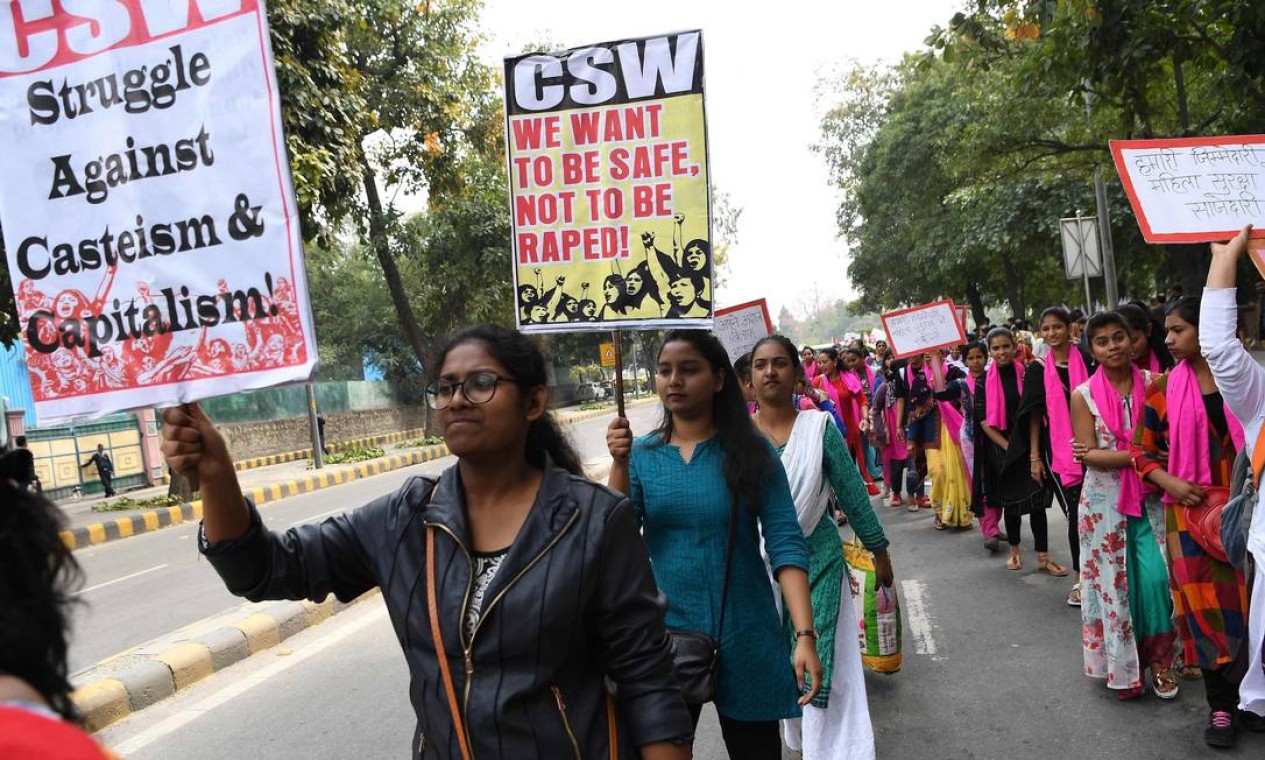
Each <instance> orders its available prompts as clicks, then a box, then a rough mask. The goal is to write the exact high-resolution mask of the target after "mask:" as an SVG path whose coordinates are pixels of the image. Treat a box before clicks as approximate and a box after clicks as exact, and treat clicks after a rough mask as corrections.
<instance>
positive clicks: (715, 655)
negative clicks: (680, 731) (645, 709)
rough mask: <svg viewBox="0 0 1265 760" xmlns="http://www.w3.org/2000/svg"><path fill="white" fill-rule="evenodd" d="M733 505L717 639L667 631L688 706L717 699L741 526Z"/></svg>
mask: <svg viewBox="0 0 1265 760" xmlns="http://www.w3.org/2000/svg"><path fill="white" fill-rule="evenodd" d="M731 502H732V503H731V508H730V511H729V538H728V540H727V541H726V543H725V580H724V583H723V585H722V586H721V591H720V622H719V624H718V625H717V630H716V638H712V637H711V636H708V635H707V634H705V633H696V632H694V631H668V643H669V645H670V647H671V650H672V674H673V675H674V676H675V677H676V682H677V684H678V685H679V686H680V687H681V696H682V698H684V699H685V703H686V704H687V705H702V704H706V703H708V702H711V701H712V700H713V699H715V698H716V670H717V667H718V665H719V663H720V641H721V636H722V634H724V632H725V607H726V606H727V604H726V603H727V602H728V597H729V565H730V559H731V555H732V554H733V550H734V533H735V531H736V529H737V523H738V500H737V499H736V498H734V499H731Z"/></svg>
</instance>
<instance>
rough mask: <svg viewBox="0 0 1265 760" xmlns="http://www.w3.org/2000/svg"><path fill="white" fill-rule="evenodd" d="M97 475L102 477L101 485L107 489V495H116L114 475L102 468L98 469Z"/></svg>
mask: <svg viewBox="0 0 1265 760" xmlns="http://www.w3.org/2000/svg"><path fill="white" fill-rule="evenodd" d="M97 475H99V476H100V477H101V486H102V487H103V488H104V489H105V495H106V496H113V495H114V475H113V474H111V473H108V472H105V471H102V470H98V471H97Z"/></svg>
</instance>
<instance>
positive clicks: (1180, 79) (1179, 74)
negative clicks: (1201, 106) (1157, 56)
mask: <svg viewBox="0 0 1265 760" xmlns="http://www.w3.org/2000/svg"><path fill="white" fill-rule="evenodd" d="M1173 84H1174V85H1175V86H1176V88H1177V120H1178V122H1179V123H1180V124H1181V125H1182V135H1189V134H1190V106H1189V105H1188V104H1187V100H1186V74H1185V73H1184V72H1183V71H1182V62H1181V61H1179V60H1178V59H1177V56H1176V55H1174V56H1173Z"/></svg>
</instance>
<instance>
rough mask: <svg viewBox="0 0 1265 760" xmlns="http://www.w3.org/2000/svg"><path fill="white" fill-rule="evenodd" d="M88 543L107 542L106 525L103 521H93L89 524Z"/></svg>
mask: <svg viewBox="0 0 1265 760" xmlns="http://www.w3.org/2000/svg"><path fill="white" fill-rule="evenodd" d="M88 543H90V544H103V543H105V526H104V525H102V524H101V523H93V524H92V525H89V526H88Z"/></svg>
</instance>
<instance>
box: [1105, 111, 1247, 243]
mask: <svg viewBox="0 0 1265 760" xmlns="http://www.w3.org/2000/svg"><path fill="white" fill-rule="evenodd" d="M1227 141H1233V142H1234V143H1235V144H1237V145H1265V135H1223V136H1221V137H1170V138H1163V139H1158V140H1111V141H1110V142H1109V143H1108V146H1109V147H1110V148H1111V160H1112V161H1113V162H1115V164H1116V172H1117V173H1118V174H1119V175H1120V182H1121V183H1123V184H1124V192H1125V195H1127V196H1129V205H1130V206H1132V207H1133V215H1134V216H1135V217H1137V220H1138V227H1139V228H1140V229H1141V230H1142V237H1143V239H1145V240H1146V242H1148V243H1210V242H1216V241H1220V240H1229V239H1230V238H1232V237H1234V236H1235V235H1237V234H1239V232H1240V230H1238V229H1233V230H1224V231H1222V230H1218V231H1213V232H1165V233H1159V234H1157V233H1155V232H1154V231H1152V229H1151V222H1150V220H1149V219H1147V218H1146V212H1145V211H1143V210H1142V203H1141V202H1140V201H1139V200H1138V193H1137V190H1136V189H1135V188H1134V187H1133V180H1132V179H1131V178H1130V176H1129V172H1128V171H1126V170H1125V168H1124V151H1125V150H1135V149H1137V148H1190V147H1195V146H1200V145H1225V144H1226V143H1227ZM1252 237H1254V238H1260V237H1265V225H1262V226H1260V227H1253V228H1252Z"/></svg>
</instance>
